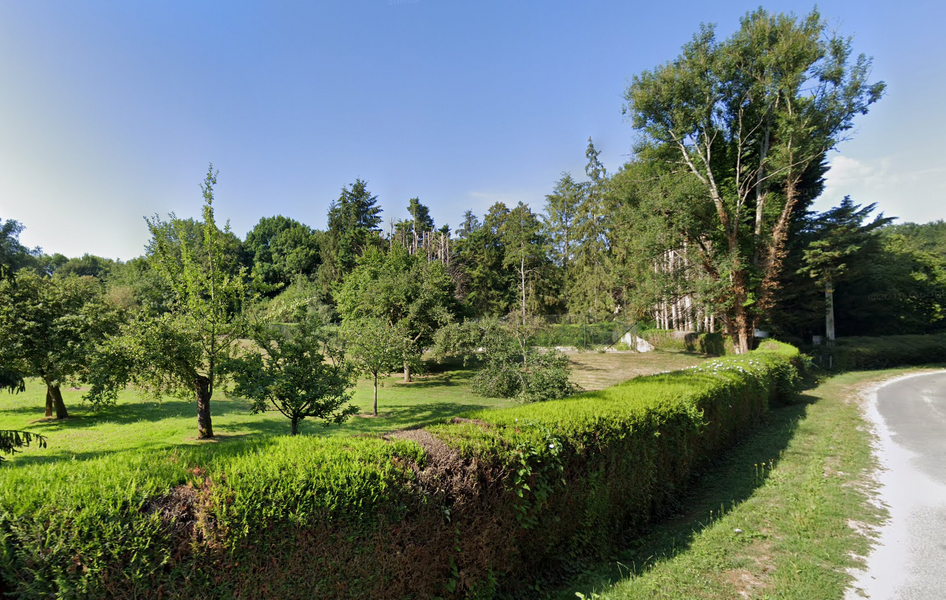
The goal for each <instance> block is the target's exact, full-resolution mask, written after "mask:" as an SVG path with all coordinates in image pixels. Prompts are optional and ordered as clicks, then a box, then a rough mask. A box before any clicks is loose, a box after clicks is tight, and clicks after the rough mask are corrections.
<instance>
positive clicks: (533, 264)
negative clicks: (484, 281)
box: [500, 202, 546, 320]
mask: <svg viewBox="0 0 946 600" xmlns="http://www.w3.org/2000/svg"><path fill="white" fill-rule="evenodd" d="M500 235H501V236H502V242H503V245H504V246H505V249H506V252H505V256H504V257H503V266H504V267H507V268H508V267H512V268H514V269H515V271H516V275H517V280H518V286H517V287H518V288H519V298H520V302H519V314H520V316H521V317H522V319H523V320H525V318H526V314H527V307H526V298H527V296H533V304H535V302H534V296H535V290H534V289H533V286H532V283H533V278H534V276H535V273H536V272H537V271H538V269H539V268H540V267H541V266H542V265H543V263H544V262H545V261H546V253H545V237H544V236H543V235H542V223H541V222H540V221H539V218H538V216H537V215H536V214H535V213H533V212H532V210H531V209H530V208H529V207H528V206H526V205H525V204H523V203H522V202H520V203H519V204H518V205H517V206H516V207H515V208H513V209H512V210H511V211H509V214H508V215H506V219H505V220H504V222H503V224H502V225H501V226H500Z"/></svg>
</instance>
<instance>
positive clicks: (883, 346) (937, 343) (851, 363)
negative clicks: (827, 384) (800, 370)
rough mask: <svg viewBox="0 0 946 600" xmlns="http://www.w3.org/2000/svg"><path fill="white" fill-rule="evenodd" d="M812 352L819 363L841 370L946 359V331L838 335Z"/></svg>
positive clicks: (935, 361)
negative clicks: (832, 340) (831, 344)
mask: <svg viewBox="0 0 946 600" xmlns="http://www.w3.org/2000/svg"><path fill="white" fill-rule="evenodd" d="M811 354H812V356H813V357H814V358H815V360H816V361H817V362H818V364H819V365H821V366H823V367H825V368H831V369H833V370H837V371H852V370H871V369H888V368H891V367H901V366H907V365H922V364H929V363H939V362H946V333H937V334H931V335H891V336H885V337H847V338H838V339H837V340H836V341H835V344H834V346H832V347H826V346H816V347H814V348H813V349H812V351H811ZM829 357H830V360H829Z"/></svg>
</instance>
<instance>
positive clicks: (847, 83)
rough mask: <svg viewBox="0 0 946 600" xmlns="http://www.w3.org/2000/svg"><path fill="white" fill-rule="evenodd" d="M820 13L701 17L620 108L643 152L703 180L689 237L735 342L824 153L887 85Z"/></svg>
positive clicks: (770, 290)
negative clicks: (704, 21) (718, 23)
mask: <svg viewBox="0 0 946 600" xmlns="http://www.w3.org/2000/svg"><path fill="white" fill-rule="evenodd" d="M826 29H827V27H826V25H825V22H824V21H823V20H822V18H821V16H820V15H819V14H818V12H817V11H813V12H812V13H810V14H809V15H807V16H806V17H803V18H801V19H798V18H796V17H794V16H793V15H784V14H778V15H772V14H769V13H768V12H766V11H765V10H763V9H759V10H757V11H755V12H752V13H749V14H747V15H746V16H745V17H744V18H743V19H742V21H741V27H740V29H739V30H738V31H737V32H736V33H735V34H734V35H733V36H732V37H730V38H729V39H727V40H725V41H722V42H720V41H718V40H717V39H716V36H715V33H714V29H713V27H711V26H703V27H702V29H701V30H700V32H699V33H698V34H697V35H696V36H694V38H693V40H692V41H691V42H690V43H688V44H686V45H685V46H684V48H683V52H682V54H681V55H680V56H679V57H678V58H676V59H675V60H674V61H672V62H670V63H668V64H665V65H663V66H661V67H658V68H656V69H654V70H653V71H647V72H644V73H642V74H640V75H637V76H635V77H634V78H633V80H632V82H631V84H630V86H629V87H628V89H627V91H626V93H625V99H626V101H627V104H626V106H625V111H626V112H627V113H628V114H629V115H630V117H631V120H632V122H633V124H634V126H635V128H636V129H638V131H640V133H641V134H642V141H641V143H640V145H639V147H638V153H639V155H640V156H642V157H644V158H646V159H647V160H655V161H663V162H666V163H668V166H669V169H670V170H671V171H673V170H677V169H679V170H682V171H683V172H685V173H686V174H687V177H688V178H691V179H693V180H695V182H696V185H698V187H699V188H700V189H701V190H702V193H701V194H700V195H699V196H695V197H694V198H693V200H694V202H693V203H692V204H689V205H686V206H684V207H683V208H684V209H685V210H686V211H687V213H688V214H689V215H692V218H694V219H698V220H700V221H701V222H702V225H703V226H702V227H701V228H700V231H699V235H698V236H697V237H692V236H689V235H687V236H685V240H686V241H687V243H688V246H689V248H691V249H692V251H693V252H694V253H695V256H696V259H695V260H694V263H695V264H698V265H700V266H701V268H702V269H703V270H704V272H705V273H706V275H707V276H708V277H709V278H710V279H711V280H713V281H714V282H715V283H716V284H717V285H716V290H715V293H714V295H715V297H714V298H713V301H714V304H715V305H716V306H717V307H718V309H719V312H720V316H721V318H722V320H723V321H724V323H725V326H726V328H727V330H728V332H729V334H730V336H731V337H732V338H733V340H734V343H735V346H736V350H737V351H738V352H745V351H747V350H749V346H750V342H751V340H752V336H753V330H754V329H755V326H756V324H757V323H758V321H759V319H760V318H761V317H762V316H763V315H764V313H765V311H766V310H767V309H768V308H769V307H770V306H771V304H772V301H773V298H774V294H775V291H776V289H777V283H778V276H779V273H780V271H781V267H782V259H783V258H784V253H785V244H786V241H787V238H788V235H789V232H790V229H791V222H792V219H793V217H794V216H795V215H796V213H797V212H798V211H804V210H805V208H806V207H807V205H808V203H809V202H810V201H811V200H812V199H813V197H814V195H813V194H812V193H811V192H812V191H813V190H817V189H818V187H817V186H812V185H806V179H810V178H811V177H812V176H813V175H815V176H820V173H819V170H820V169H821V168H822V164H823V162H824V158H825V155H826V153H827V151H828V150H830V149H831V148H833V147H835V146H836V145H837V144H838V143H839V142H840V141H842V140H843V139H844V136H845V134H846V132H848V131H849V130H850V129H851V127H852V126H853V121H854V117H855V116H856V115H858V114H865V113H866V112H867V111H868V108H869V106H870V105H871V104H873V103H874V102H875V101H877V100H878V99H879V98H880V97H881V95H882V94H883V91H884V84H883V83H869V82H868V77H869V72H870V65H871V61H870V60H869V59H868V58H866V57H865V56H863V55H861V56H859V57H858V58H857V59H855V60H854V61H853V63H851V61H850V57H851V41H850V39H847V38H842V37H839V36H837V35H836V34H830V33H828V32H827V31H826Z"/></svg>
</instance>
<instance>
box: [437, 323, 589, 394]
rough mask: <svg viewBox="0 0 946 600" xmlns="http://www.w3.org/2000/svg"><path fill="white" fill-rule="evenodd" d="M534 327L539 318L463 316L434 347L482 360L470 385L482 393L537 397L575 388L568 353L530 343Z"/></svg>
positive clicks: (439, 334) (470, 359) (469, 359)
mask: <svg viewBox="0 0 946 600" xmlns="http://www.w3.org/2000/svg"><path fill="white" fill-rule="evenodd" d="M536 330H537V324H536V323H535V322H533V321H527V322H525V323H523V322H522V321H520V320H518V319H517V320H514V321H511V322H505V323H504V322H501V321H499V320H497V319H482V320H479V321H465V322H464V323H462V324H452V325H450V326H448V327H444V328H443V329H441V330H440V331H438V332H437V337H436V350H435V352H436V353H437V354H438V355H439V356H450V355H456V356H461V357H463V360H464V363H467V364H468V363H470V362H473V361H476V362H478V363H480V365H481V366H480V368H479V369H478V370H477V373H476V375H475V376H474V377H473V380H472V381H471V383H470V389H471V390H472V391H473V392H474V393H475V394H479V395H481V396H486V397H498V398H512V397H515V398H518V399H520V400H522V401H525V402H536V401H544V400H551V399H556V398H564V397H565V396H569V395H571V394H574V393H576V392H577V391H578V387H577V386H575V385H574V384H572V383H571V382H570V381H569V374H570V367H569V364H568V357H567V356H564V355H562V354H560V353H558V352H556V351H554V350H546V351H539V350H537V349H536V348H534V347H532V346H531V341H530V340H531V339H532V338H533V337H534V335H535V333H536Z"/></svg>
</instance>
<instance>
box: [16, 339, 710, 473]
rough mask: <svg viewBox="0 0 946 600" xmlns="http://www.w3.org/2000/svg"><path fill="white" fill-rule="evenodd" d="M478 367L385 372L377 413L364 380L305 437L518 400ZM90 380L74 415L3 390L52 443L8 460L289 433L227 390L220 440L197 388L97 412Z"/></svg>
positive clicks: (578, 362) (667, 358)
mask: <svg viewBox="0 0 946 600" xmlns="http://www.w3.org/2000/svg"><path fill="white" fill-rule="evenodd" d="M569 358H570V361H571V364H572V367H573V371H572V379H573V380H574V381H575V382H576V383H578V384H579V385H580V386H581V387H582V388H584V389H586V390H597V389H603V388H605V387H609V386H611V385H615V384H617V383H620V382H622V381H625V380H627V379H631V378H633V377H636V376H639V375H646V374H650V373H657V372H661V371H667V370H675V369H680V368H683V367H686V366H690V365H693V364H697V363H699V362H700V361H701V360H703V358H702V357H700V356H699V355H695V354H687V353H676V352H652V353H648V354H638V353H633V352H608V353H603V352H578V353H573V354H570V355H569ZM472 375H473V371H472V370H470V369H463V368H458V367H456V366H440V365H437V364H436V363H433V362H430V363H429V364H428V368H427V373H425V374H422V375H419V376H416V377H415V378H414V380H413V381H411V382H410V383H405V382H404V381H403V380H402V377H401V375H400V374H392V375H390V376H388V377H386V378H385V379H384V380H383V387H381V389H380V390H379V392H378V412H379V415H378V417H374V416H373V415H372V414H371V405H372V386H371V382H370V381H369V380H368V379H364V378H362V379H359V380H358V382H357V386H356V387H355V388H354V390H353V392H354V393H353V397H352V403H353V404H354V405H355V406H357V407H358V408H359V409H360V412H359V414H358V415H356V416H354V417H352V418H350V419H349V420H348V421H347V422H346V423H344V424H342V425H331V426H328V427H326V426H323V425H322V424H321V422H319V421H315V420H311V419H307V420H305V421H303V422H302V425H301V426H300V434H302V435H318V436H332V437H334V436H352V435H374V434H384V433H389V432H392V431H397V430H401V429H409V428H412V427H418V426H421V425H424V424H427V423H434V422H439V421H444V420H446V419H449V418H451V417H453V416H456V415H459V414H462V413H466V412H471V411H479V410H487V409H492V408H507V407H512V406H515V405H516V404H517V403H516V401H515V400H513V399H507V398H484V397H481V396H477V395H474V394H473V393H471V392H470V389H469V380H470V378H471V377H472ZM84 391H85V390H84V389H82V388H65V387H64V388H63V398H64V400H65V403H66V406H67V407H68V408H69V414H70V418H69V419H68V420H66V421H64V422H63V421H57V420H55V419H46V418H44V417H43V406H44V402H45V387H44V386H43V385H42V383H41V382H40V381H39V380H29V381H28V382H27V389H26V392H24V393H20V394H9V393H2V394H0V429H21V430H27V431H31V432H35V433H39V434H41V435H44V436H47V438H48V440H49V444H48V447H47V448H43V449H40V448H36V447H31V448H25V449H23V450H22V451H21V452H18V453H17V454H16V455H14V456H12V457H7V460H8V463H7V464H6V467H7V468H15V467H16V466H18V465H26V464H35V463H45V462H51V461H59V460H64V459H68V460H73V459H76V460H81V459H84V458H93V457H95V456H99V455H101V454H103V453H106V452H138V451H143V452H155V451H162V450H170V449H173V448H176V447H180V446H198V445H205V444H215V445H224V444H227V445H229V444H232V443H234V442H240V441H247V440H250V439H259V438H265V437H272V436H282V435H288V434H289V420H288V419H286V418H285V417H283V416H282V415H281V414H280V413H278V412H276V411H275V410H269V411H266V412H265V413H260V414H253V413H252V412H251V410H250V403H249V402H248V401H246V400H243V399H241V398H234V397H228V396H227V394H226V393H225V392H224V391H222V390H217V391H215V393H214V397H213V401H212V403H211V410H212V413H213V424H214V430H215V433H216V438H215V439H213V440H210V441H198V440H197V439H196V437H197V435H196V434H197V428H196V423H197V406H196V402H195V401H194V398H193V396H187V397H184V398H177V397H164V398H161V399H160V400H156V399H154V398H151V397H149V396H147V395H146V394H143V393H142V392H140V391H138V390H134V389H131V388H129V389H127V390H125V392H124V393H123V394H121V396H120V398H119V400H118V402H117V403H116V404H115V405H114V406H111V407H108V408H105V409H102V410H99V411H92V410H91V409H90V407H89V405H88V404H87V403H85V402H84V401H83V400H82V394H83V393H84Z"/></svg>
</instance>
